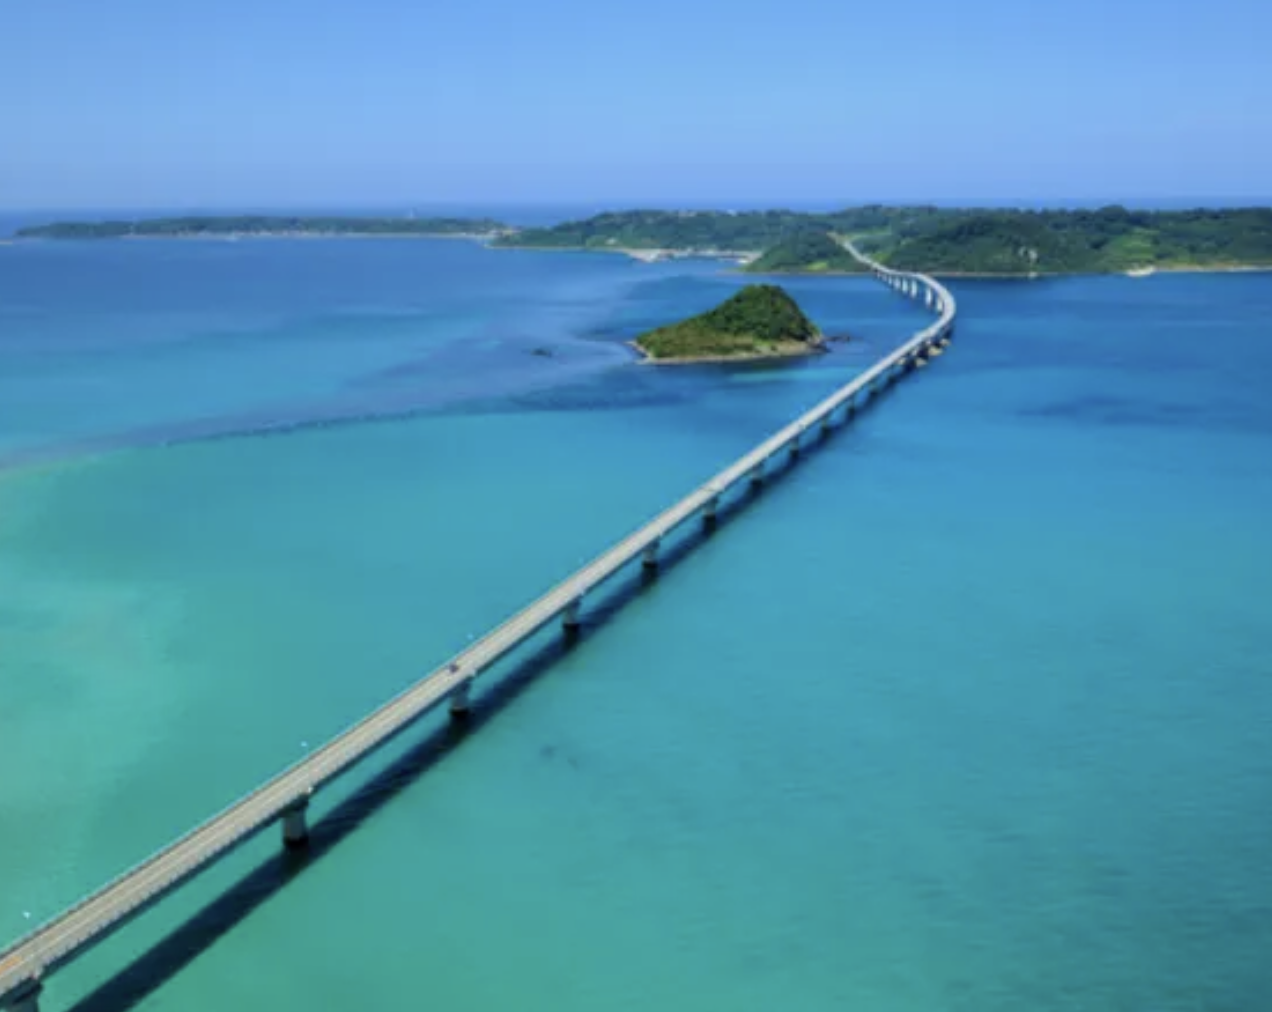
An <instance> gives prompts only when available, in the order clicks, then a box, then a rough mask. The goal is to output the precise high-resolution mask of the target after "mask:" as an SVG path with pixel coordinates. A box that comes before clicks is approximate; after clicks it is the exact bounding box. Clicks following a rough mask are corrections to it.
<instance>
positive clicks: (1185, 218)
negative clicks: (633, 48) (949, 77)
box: [495, 205, 1272, 275]
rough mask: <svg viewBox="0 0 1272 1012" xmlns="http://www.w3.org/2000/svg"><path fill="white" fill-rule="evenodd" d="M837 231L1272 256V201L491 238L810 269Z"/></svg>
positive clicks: (1193, 256) (1010, 267)
mask: <svg viewBox="0 0 1272 1012" xmlns="http://www.w3.org/2000/svg"><path fill="white" fill-rule="evenodd" d="M834 236H851V237H854V238H855V239H857V240H858V241H859V243H860V245H861V246H862V247H863V248H864V249H867V250H869V251H870V252H871V254H872V255H873V256H876V257H877V258H878V259H879V260H881V261H882V262H883V263H886V264H888V265H890V266H893V267H897V268H902V269H907V270H927V271H936V272H945V273H963V274H1018V275H1030V274H1066V273H1101V272H1112V271H1125V270H1131V269H1135V268H1147V267H1166V268H1169V267H1203V268H1204V267H1228V266H1238V265H1241V266H1266V265H1272V208H1239V209H1217V210H1205V209H1202V210H1191V211H1130V210H1127V209H1126V208H1123V207H1105V208H1101V209H1099V210H1079V211H1019V210H987V209H978V208H937V207H932V206H908V207H884V206H881V205H867V206H864V207H856V208H848V209H846V210H843V211H836V212H834V213H827V214H806V213H801V212H797V211H746V212H740V213H733V212H728V211H624V212H618V213H608V214H601V215H597V216H595V217H592V218H588V219H586V220H583V221H572V222H566V223H564V224H561V225H556V226H553V227H551V228H535V229H525V230H522V231H519V232H515V233H508V234H505V235H503V236H501V237H499V238H498V239H496V240H495V244H496V245H509V246H530V247H544V248H553V247H558V248H559V247H573V248H582V249H632V250H641V249H667V250H685V251H699V252H706V251H731V252H754V253H761V252H762V253H764V256H763V257H762V258H761V259H760V260H759V261H757V263H756V265H755V266H754V269H757V270H761V269H768V270H781V271H810V272H817V271H826V270H839V269H841V266H840V265H843V264H845V263H846V262H844V261H837V262H836V261H834V260H833V259H832V258H831V257H830V255H829V249H828V247H827V245H826V243H827V242H828V241H834V240H833V237H834ZM832 263H833V264H834V266H831V264H832ZM762 265H763V266H762ZM842 269H845V270H852V269H853V268H852V267H851V266H846V265H845V266H843V267H842Z"/></svg>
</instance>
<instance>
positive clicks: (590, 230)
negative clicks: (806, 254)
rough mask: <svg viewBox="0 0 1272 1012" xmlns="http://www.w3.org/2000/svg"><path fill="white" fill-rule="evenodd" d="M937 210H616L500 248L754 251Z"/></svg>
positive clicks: (519, 236)
mask: <svg viewBox="0 0 1272 1012" xmlns="http://www.w3.org/2000/svg"><path fill="white" fill-rule="evenodd" d="M937 213H939V212H938V211H937V209H936V208H935V207H883V206H880V205H870V206H866V207H858V208H852V209H850V210H847V211H838V212H835V213H834V214H806V213H803V212H799V211H738V212H734V211H617V212H609V213H606V214H598V215H596V216H595V217H592V218H587V219H584V220H582V221H567V222H564V223H563V224H560V225H554V226H552V227H550V228H529V229H523V230H521V231H519V232H517V233H515V234H510V235H505V236H502V237H501V238H499V239H498V240H496V243H495V244H496V245H503V246H531V247H545V248H552V247H556V248H561V247H566V248H577V249H632V250H642V249H667V250H695V251H710V250H719V251H731V252H754V253H758V252H760V251H761V250H765V249H768V248H769V247H771V246H775V245H776V244H777V243H779V242H782V241H784V240H786V239H790V238H791V237H793V236H795V235H797V234H800V233H810V232H820V233H822V234H826V233H829V232H839V233H848V232H854V233H855V232H873V231H878V230H886V229H891V228H896V227H912V226H916V225H917V224H918V223H919V222H922V221H924V220H926V219H928V218H930V217H931V216H933V215H935V214H937Z"/></svg>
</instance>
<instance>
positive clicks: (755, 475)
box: [751, 463, 764, 488]
mask: <svg viewBox="0 0 1272 1012" xmlns="http://www.w3.org/2000/svg"><path fill="white" fill-rule="evenodd" d="M763 484H764V464H763V463H760V464H756V465H755V466H754V467H753V468H751V487H752V488H759V487H760V486H761V485H763Z"/></svg>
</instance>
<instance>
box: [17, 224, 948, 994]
mask: <svg viewBox="0 0 1272 1012" xmlns="http://www.w3.org/2000/svg"><path fill="white" fill-rule="evenodd" d="M844 246H845V248H846V249H847V250H848V252H849V253H851V254H852V256H854V257H855V258H856V259H857V260H858V261H859V262H861V263H862V264H863V265H864V266H866V267H867V268H868V269H869V270H870V272H871V273H872V274H873V275H874V276H875V277H877V278H878V279H879V280H881V281H883V282H884V283H885V284H887V285H890V286H891V287H892V288H894V289H896V290H897V291H899V292H901V293H902V294H904V295H907V296H908V297H910V298H912V299H915V300H918V301H921V302H923V304H924V305H925V306H927V307H928V308H929V309H931V310H933V311H934V312H936V313H937V314H938V315H937V319H936V321H935V322H934V323H932V324H930V325H929V326H927V327H925V328H923V329H922V330H920V331H919V332H918V333H917V334H915V335H913V336H912V337H911V338H910V339H909V340H907V341H906V342H905V343H904V344H902V345H901V346H900V347H898V348H896V349H895V350H894V351H892V352H891V353H889V354H888V355H885V356H884V357H883V358H881V359H880V360H879V361H878V362H876V363H875V364H874V365H872V366H871V367H870V368H869V369H867V370H865V372H863V373H861V374H860V375H858V376H856V377H855V378H854V379H853V380H852V381H851V382H849V383H847V384H845V385H844V386H842V387H840V388H839V389H838V390H836V391H835V392H834V393H832V394H831V395H830V396H829V397H827V398H825V399H824V400H822V401H821V402H820V403H818V404H816V405H814V406H813V407H812V408H810V409H809V410H808V411H806V412H805V413H804V414H802V415H800V416H799V417H798V418H796V419H795V420H794V421H793V422H791V423H790V424H789V425H787V426H786V427H785V428H783V429H781V430H779V431H778V432H775V433H774V434H773V435H772V436H770V437H769V438H768V439H766V440H764V442H762V443H760V444H759V445H758V446H757V447H755V448H754V449H753V450H751V451H750V452H749V453H747V454H745V455H744V456H742V457H740V458H739V459H738V460H736V461H734V462H733V463H732V464H730V465H729V466H728V467H727V468H725V469H724V470H723V471H721V472H720V473H719V474H717V475H716V476H715V477H713V478H711V479H710V480H709V481H707V482H705V483H704V484H703V485H701V486H699V487H698V488H697V489H695V490H694V491H693V492H691V493H690V494H689V495H687V496H685V497H684V498H683V499H681V500H680V501H679V502H677V503H675V504H674V505H672V506H671V507H669V508H668V509H666V510H664V511H663V512H662V513H660V514H658V516H656V517H654V519H652V520H650V521H649V522H648V523H646V524H645V525H644V526H643V527H641V528H640V529H638V530H636V531H634V532H633V533H632V534H629V535H628V536H627V537H626V538H624V539H623V540H622V541H620V542H618V543H617V544H616V545H614V546H613V547H611V548H609V549H608V550H607V551H605V552H604V553H602V554H601V555H599V556H597V557H596V558H595V559H593V560H592V561H591V562H589V563H588V564H587V565H585V566H584V567H583V568H582V569H580V570H578V571H577V572H575V573H574V574H572V575H571V576H569V577H567V578H566V579H565V580H563V581H561V582H560V583H558V584H557V585H556V586H555V587H553V588H552V589H551V590H549V591H548V592H547V593H546V594H544V595H543V596H542V597H540V598H538V599H537V600H535V601H534V602H532V603H531V604H530V605H528V606H527V607H525V608H523V609H522V610H521V611H519V612H517V614H515V615H513V616H512V617H511V618H509V619H508V620H507V621H505V622H504V623H503V624H502V625H500V626H498V627H496V628H495V629H494V630H492V631H491V632H489V633H487V634H486V635H485V636H483V637H482V638H481V639H479V640H477V641H476V642H475V643H473V644H472V646H470V647H468V648H467V649H466V650H464V651H462V652H461V653H459V654H457V655H456V656H455V657H454V658H452V659H451V660H450V661H449V662H448V663H446V664H444V665H443V666H442V667H440V668H438V669H437V670H435V671H433V672H431V673H430V674H428V675H426V676H424V677H423V678H421V679H420V680H419V681H418V682H416V683H415V684H414V685H412V686H411V687H410V688H408V689H406V690H405V691H404V692H402V693H401V694H400V695H398V696H396V697H395V698H393V699H391V700H390V701H389V702H387V703H385V704H384V705H383V706H381V707H380V708H379V709H378V710H375V711H374V712H373V713H371V714H370V715H369V716H367V717H365V718H364V719H363V720H361V721H359V722H358V723H356V724H354V725H353V726H352V727H350V728H349V729H348V730H346V731H344V732H343V733H341V734H339V735H337V736H336V737H335V738H333V739H332V740H331V741H329V742H327V743H326V744H325V745H323V746H322V747H321V748H319V749H317V750H315V751H314V752H312V753H311V754H310V755H309V756H307V757H306V758H305V759H303V760H301V761H299V762H297V763H295V764H294V765H292V766H290V767H288V768H287V769H286V770H284V771H283V772H281V773H279V774H278V775H277V776H275V777H274V778H273V779H272V780H269V781H268V782H266V783H265V784H263V785H261V786H260V787H258V788H257V789H256V790H254V791H252V792H251V793H250V794H248V795H246V796H245V797H243V798H241V799H239V800H238V801H236V802H234V803H233V804H231V805H230V806H229V807H227V808H225V809H223V810H222V811H221V812H219V813H217V814H216V815H214V816H212V817H211V818H210V819H208V820H206V821H205V822H203V823H201V824H200V825H198V826H196V827H195V828H194V829H192V830H190V831H189V832H188V833H186V834H185V835H184V836H182V837H180V838H179V839H177V840H175V841H174V842H172V843H170V844H169V845H168V846H166V847H164V848H163V849H162V850H160V851H158V852H157V853H155V854H153V855H152V856H150V857H148V858H146V859H145V860H144V861H142V862H140V863H139V864H137V865H135V866H133V867H132V868H130V869H128V870H127V871H125V872H124V873H122V874H121V875H119V876H118V877H116V878H115V879H113V880H112V881H111V882H109V883H107V884H106V885H105V886H103V887H101V888H100V889H98V890H97V891H96V892H93V893H91V894H90V895H88V896H86V897H85V898H84V899H82V900H80V901H79V902H78V903H76V904H75V905H74V906H72V907H70V908H69V909H67V910H65V911H63V912H62V913H61V914H59V915H57V916H56V917H54V918H53V919H52V920H50V921H47V922H46V923H44V924H42V925H40V926H39V927H38V928H36V929H35V930H34V931H32V932H31V933H30V934H28V935H26V936H25V937H23V938H21V939H19V940H18V941H16V942H15V943H13V944H12V945H10V946H9V947H8V948H6V949H4V950H3V951H0V1008H3V1009H9V1010H11V1012H35V1010H36V1007H37V1002H38V998H39V994H40V989H41V985H42V981H43V980H44V979H46V978H47V977H48V976H49V975H50V974H51V973H53V972H54V971H55V970H57V969H59V968H60V967H62V966H64V965H66V964H67V963H69V962H70V961H71V960H72V959H74V958H75V957H76V956H78V955H80V954H82V953H84V952H85V951H87V950H88V949H89V948H90V947H91V946H93V945H95V944H96V943H97V942H100V941H102V940H103V939H105V938H106V937H107V936H108V935H109V934H111V933H112V932H113V931H114V930H116V929H118V928H120V927H122V926H123V925H124V924H125V923H126V922H127V921H128V920H130V919H131V918H133V917H135V916H137V915H138V914H140V913H141V912H142V911H143V910H145V909H147V908H148V907H149V906H150V905H151V904H153V903H155V902H157V901H158V900H160V899H162V898H163V897H164V896H165V895H167V894H168V893H170V892H172V891H173V890H174V889H176V888H177V887H178V886H179V885H181V884H182V883H183V882H185V881H187V880H188V879H190V878H192V877H193V876H194V875H196V874H197V873H198V872H200V871H202V870H203V869H204V868H206V867H208V866H209V865H211V864H212V863H214V862H215V861H217V860H218V859H219V858H221V857H223V856H224V855H225V854H227V853H228V852H229V851H230V850H232V849H233V848H235V847H237V846H238V845H239V844H241V843H243V842H244V841H246V840H248V839H250V838H251V837H253V836H255V835H256V834H257V833H259V832H260V831H261V830H263V829H265V828H266V827H268V826H269V825H271V824H272V823H275V822H281V823H282V826H283V839H284V842H285V843H287V844H290V845H299V844H302V843H303V842H304V840H305V838H306V836H307V827H306V824H305V809H306V807H307V806H308V803H309V799H310V797H312V795H313V794H314V792H315V791H318V790H320V789H321V788H323V787H324V786H326V785H327V784H329V783H330V782H331V781H332V780H334V779H335V778H336V777H338V776H340V775H341V774H342V773H344V772H346V771H347V770H349V769H350V768H351V767H352V766H353V765H354V764H356V763H357V762H358V761H359V760H361V759H363V758H365V757H366V756H368V755H370V754H371V753H372V752H374V751H375V750H376V749H378V748H379V747H380V746H382V745H384V744H385V743H386V742H387V741H389V740H390V739H391V738H393V737H394V736H395V735H397V734H398V733H399V732H401V731H403V730H405V729H406V728H407V727H409V726H411V725H412V724H413V723H414V722H415V721H417V720H418V719H419V718H420V717H422V716H423V715H424V714H426V713H428V712H429V711H431V710H432V709H434V708H435V707H436V706H438V705H439V704H441V703H442V702H445V701H447V700H449V701H450V704H451V710H452V713H456V714H458V713H462V712H463V711H464V710H466V709H467V706H468V694H469V689H470V687H471V685H472V683H473V680H474V679H475V678H477V676H478V675H480V674H481V673H482V672H483V671H485V670H487V669H488V668H490V667H491V666H492V665H494V664H495V663H496V662H497V661H499V660H500V659H501V658H503V657H504V656H506V655H507V654H509V653H510V652H511V651H513V650H514V649H516V648H517V647H518V646H520V645H521V644H522V643H524V642H525V641H526V640H527V639H529V638H530V637H531V636H533V635H534V634H535V633H536V632H538V631H539V630H540V629H542V628H543V627H544V626H546V625H547V624H548V623H549V622H552V621H553V620H554V619H557V618H560V619H561V620H562V622H563V625H564V626H565V628H566V629H567V630H569V629H571V628H576V627H577V625H578V620H579V608H580V605H581V603H582V601H583V598H584V596H585V595H586V594H588V593H589V592H590V591H592V590H595V589H596V588H597V587H599V586H600V585H601V584H603V583H604V582H605V581H607V580H608V579H610V577H612V576H614V575H615V574H616V573H617V572H619V571H620V570H621V569H623V568H624V567H626V566H627V565H629V564H630V563H632V562H634V561H635V560H636V559H638V558H639V559H641V560H642V561H643V563H644V564H645V565H646V566H654V565H656V564H657V553H658V549H659V545H660V543H661V541H662V539H663V538H666V537H667V536H668V535H669V534H671V533H672V532H673V531H675V530H676V529H677V528H678V527H680V526H681V525H682V524H684V523H686V522H688V521H690V520H691V519H693V518H694V517H697V516H700V517H701V518H702V519H703V520H704V521H705V522H706V523H708V524H710V523H713V522H714V520H715V516H716V512H717V510H718V508H719V505H720V501H721V499H722V498H723V497H724V496H725V495H726V494H727V493H728V492H730V491H731V490H732V489H733V488H735V487H736V486H738V485H739V484H743V483H747V482H750V483H758V482H760V481H762V480H763V478H764V471H765V466H766V464H768V462H769V461H770V460H772V459H773V458H775V457H778V456H779V455H780V454H782V453H789V454H792V455H794V454H797V453H798V452H799V450H800V445H801V440H802V438H803V437H804V435H805V433H807V432H809V431H819V430H820V431H826V430H828V429H829V428H831V427H832V426H833V425H834V424H835V416H836V413H837V412H840V411H841V410H843V411H844V413H845V414H846V415H849V416H850V415H851V414H852V413H853V412H854V411H855V409H856V407H857V405H858V401H859V400H864V399H866V398H869V397H872V396H874V395H876V394H877V393H878V392H879V391H880V390H882V389H883V388H884V387H886V386H887V385H888V384H889V383H891V382H892V381H893V380H895V379H896V378H898V377H899V376H901V375H904V374H905V373H906V372H908V371H910V370H911V369H913V368H914V367H915V366H917V365H919V364H922V363H924V362H925V361H926V360H927V358H928V357H929V355H931V354H932V353H933V352H934V351H938V350H939V349H940V348H942V347H944V345H945V344H946V343H947V342H948V341H949V338H950V335H951V333H952V331H953V326H954V315H955V304H954V298H953V296H952V295H950V293H949V291H948V290H946V288H945V287H944V286H943V285H941V284H940V283H939V282H937V281H935V280H934V279H932V278H930V277H928V276H927V275H924V274H914V273H909V272H905V271H894V270H891V269H889V268H887V267H884V266H883V265H882V264H879V263H876V262H875V261H874V260H872V259H870V258H869V257H867V256H866V255H865V254H863V253H861V252H860V251H859V250H858V249H857V248H856V247H855V246H854V245H853V244H852V243H851V242H848V241H845V242H844Z"/></svg>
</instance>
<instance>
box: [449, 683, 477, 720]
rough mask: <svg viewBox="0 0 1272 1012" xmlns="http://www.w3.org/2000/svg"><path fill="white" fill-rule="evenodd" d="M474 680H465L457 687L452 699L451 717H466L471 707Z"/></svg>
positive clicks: (452, 693)
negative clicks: (470, 697)
mask: <svg viewBox="0 0 1272 1012" xmlns="http://www.w3.org/2000/svg"><path fill="white" fill-rule="evenodd" d="M472 687H473V680H472V679H471V678H465V679H464V680H463V681H462V682H460V683H459V684H458V685H456V686H455V688H454V690H453V691H452V692H451V697H450V715H451V716H452V717H466V716H468V710H469V708H470V706H471V702H470V699H469V696H470V694H471V692H472Z"/></svg>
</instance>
